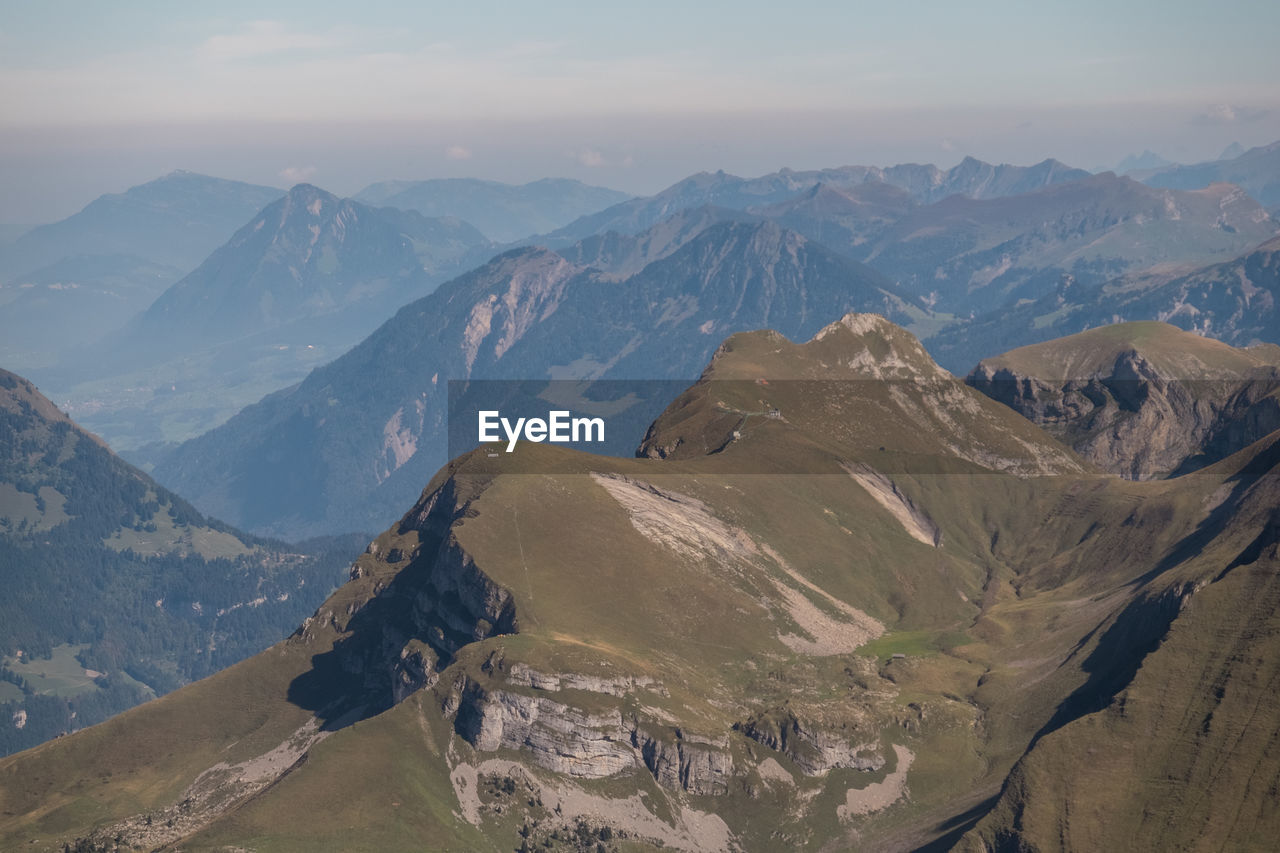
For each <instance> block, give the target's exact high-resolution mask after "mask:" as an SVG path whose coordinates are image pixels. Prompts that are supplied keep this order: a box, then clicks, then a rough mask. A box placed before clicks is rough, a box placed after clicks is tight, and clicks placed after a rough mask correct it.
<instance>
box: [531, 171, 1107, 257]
mask: <svg viewBox="0 0 1280 853" xmlns="http://www.w3.org/2000/svg"><path fill="white" fill-rule="evenodd" d="M1088 175H1089V173H1088V172H1086V171H1084V170H1083V169H1072V168H1070V167H1068V166H1064V165H1063V164H1061V163H1059V162H1058V161H1057V160H1045V161H1044V162H1042V163H1037V164H1036V165H1034V166H1010V165H1000V166H993V165H991V164H990V163H984V162H982V161H981V160H977V159H975V158H973V157H966V158H965V159H964V160H963V161H962V162H961V163H959V164H958V165H956V166H953V167H952V168H950V169H939V168H938V167H937V166H934V165H932V164H927V165H919V164H915V163H910V164H904V165H899V166H890V167H888V168H883V169H882V168H879V167H876V166H842V167H840V168H836V169H822V170H814V171H804V172H797V171H794V170H792V169H782V170H781V171H778V172H774V173H772V174H768V175H763V176H761V177H758V178H740V177H737V176H736V175H730V174H727V173H725V172H723V171H721V172H716V173H714V174H713V173H710V172H699V173H698V174H696V175H691V176H690V177H688V178H685V179H684V180H683V181H679V182H678V183H675V184H673V185H672V186H670V187H668V188H667V189H665V190H663V191H662V192H660V193H657V194H656V195H653V196H649V197H647V198H636V199H631V200H629V201H624V202H620V203H618V204H615V205H613V206H612V207H608V208H605V209H604V210H602V211H600V212H598V213H593V214H589V215H585V216H582V217H580V218H579V219H577V220H575V221H574V222H572V223H570V224H568V225H566V226H564V227H563V228H560V229H557V230H555V231H552V232H550V233H548V234H545V235H543V236H542V237H540V238H538V239H539V240H540V241H541V242H542V243H543V244H545V245H547V246H550V247H552V248H556V247H559V246H564V245H569V244H572V243H575V242H577V241H578V240H581V239H582V238H584V237H589V236H591V235H593V234H603V233H607V232H609V231H617V232H619V233H622V234H636V233H639V232H641V231H644V230H645V229H647V228H650V227H651V226H653V225H654V224H655V223H657V222H659V221H661V220H662V219H665V218H666V217H667V216H670V215H671V214H673V213H675V212H677V211H679V210H683V209H685V208H690V207H700V206H702V205H706V204H710V205H715V206H717V207H725V208H729V209H731V210H749V209H753V208H757V207H761V206H766V205H770V204H776V203H778V202H780V201H784V200H786V199H789V198H794V197H796V196H798V195H801V194H803V193H805V192H807V191H810V190H812V189H814V188H815V187H817V186H818V185H820V184H821V185H825V186H829V187H835V188H837V189H841V190H851V189H854V188H856V187H860V186H861V185H863V184H868V183H872V184H874V183H883V184H888V185H889V186H892V187H896V188H898V189H901V190H903V191H904V192H905V193H906V194H907V195H908V196H909V197H910V198H911V199H913V200H914V201H916V202H918V203H921V204H930V203H932V202H935V201H939V200H941V199H943V198H947V197H949V196H952V195H965V196H968V197H971V198H999V197H1002V196H1006V195H1018V194H1021V193H1027V192H1032V191H1034V190H1037V189H1041V188H1043V187H1046V186H1052V185H1054V184H1058V183H1064V182H1069V181H1074V180H1080V179H1082V178H1085V177H1088Z"/></svg>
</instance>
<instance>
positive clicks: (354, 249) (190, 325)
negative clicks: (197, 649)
mask: <svg viewBox="0 0 1280 853" xmlns="http://www.w3.org/2000/svg"><path fill="white" fill-rule="evenodd" d="M491 247H492V244H491V243H490V242H489V240H488V239H487V238H486V237H484V235H482V234H481V233H480V232H479V231H477V230H476V229H475V228H474V227H472V226H471V225H468V224H467V223H465V222H462V221H461V220H458V219H454V218H431V217H426V216H423V215H422V214H419V213H415V212H412V211H402V210H396V209H393V208H380V209H375V208H370V207H367V206H365V205H363V204H360V203H358V202H354V201H351V200H349V199H340V198H338V197H336V196H334V195H332V194H330V193H327V192H325V191H324V190H321V189H319V188H317V187H313V186H310V185H306V184H301V185H298V186H296V187H294V188H293V189H292V190H290V191H289V193H288V195H286V196H285V197H283V198H280V199H278V200H276V201H274V202H272V203H271V204H269V205H268V206H267V207H265V208H264V209H263V210H261V211H258V212H255V214H254V215H253V216H252V217H251V218H249V219H248V221H247V223H242V227H241V228H240V229H239V230H238V231H236V232H235V234H234V235H232V237H231V239H230V240H228V241H227V242H226V243H225V244H224V245H223V246H221V247H220V248H218V249H217V250H216V251H214V252H213V253H212V254H211V255H210V256H209V257H208V258H207V259H206V260H205V261H204V263H202V264H200V266H199V267H197V268H196V269H195V270H194V271H192V272H191V273H190V274H188V275H187V276H185V277H183V278H182V279H181V280H180V281H178V282H177V283H176V284H174V285H173V286H172V287H169V288H168V289H167V290H165V291H164V292H163V293H162V294H160V295H159V296H158V297H157V298H156V299H155V301H154V302H153V303H151V304H150V306H149V307H148V308H146V310H145V311H144V312H142V313H140V314H139V315H137V316H136V317H135V318H134V319H133V320H131V321H130V322H129V323H128V324H127V325H126V326H125V327H123V328H122V329H121V330H120V331H118V332H116V333H114V334H112V335H110V336H107V337H105V338H104V339H103V340H101V341H99V342H98V343H96V344H94V345H92V346H90V347H86V348H82V349H81V350H80V351H78V352H73V353H67V354H64V357H63V358H62V360H61V361H60V363H59V364H57V365H56V366H52V367H48V368H45V369H42V370H39V371H35V372H34V375H35V377H36V378H38V379H39V380H40V381H41V382H42V383H43V384H44V386H45V387H47V388H51V389H54V393H55V395H56V396H57V398H58V399H59V400H65V401H67V404H68V406H69V407H70V408H71V410H72V412H73V414H74V415H75V416H76V417H77V418H78V419H79V420H81V421H82V422H83V423H84V424H85V425H86V426H88V427H90V428H92V429H93V430H95V431H97V432H99V433H101V434H103V435H104V436H105V437H106V438H107V439H108V440H109V441H110V442H111V443H112V446H114V447H117V448H119V449H122V450H136V449H137V448H139V447H141V446H143V445H147V444H151V443H161V444H163V443H165V442H173V441H178V440H181V439H185V438H188V437H190V436H191V435H194V434H198V433H200V432H204V431H205V430H207V429H211V428H212V427H213V426H216V425H217V424H219V423H221V422H222V421H223V420H225V419H226V418H228V417H230V416H231V415H232V414H234V413H235V412H236V411H238V410H239V409H240V408H242V407H244V406H246V405H248V404H249V403H251V402H253V401H255V400H257V399H259V398H261V397H262V395H263V394H265V393H267V392H269V391H272V390H276V389H278V388H282V387H284V386H287V385H290V384H293V383H294V382H297V381H298V380H300V379H301V378H302V377H304V376H305V375H306V373H307V371H308V370H310V369H311V368H312V367H315V366H316V365H318V364H322V363H324V362H326V361H329V360H331V359H333V358H336V357H337V356H338V355H340V354H342V353H343V352H345V351H346V349H347V348H348V347H350V346H352V345H353V344H355V343H356V342H358V341H359V340H360V339H361V338H362V337H363V336H365V335H367V334H369V332H371V331H373V330H374V329H375V328H377V326H378V325H379V324H380V323H382V322H384V321H385V320H386V319H387V318H388V317H390V316H391V315H392V314H394V313H395V311H396V309H398V308H399V307H401V306H402V305H404V304H405V303H406V302H410V301H412V300H414V299H417V298H419V297H421V296H423V295H424V294H426V293H429V292H430V291H431V290H432V289H433V288H434V287H435V286H436V285H438V284H439V283H440V282H442V281H444V280H445V279H447V278H449V277H450V276H452V275H456V274H457V273H458V272H459V271H461V270H464V269H467V268H469V267H470V266H472V265H474V264H476V263H479V259H484V258H487V257H488V256H489V255H490V254H491V253H492V248H491ZM0 293H3V291H0Z"/></svg>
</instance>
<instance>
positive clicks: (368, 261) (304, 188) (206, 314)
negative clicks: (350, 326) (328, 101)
mask: <svg viewBox="0 0 1280 853" xmlns="http://www.w3.org/2000/svg"><path fill="white" fill-rule="evenodd" d="M483 246H488V240H487V239H486V238H485V237H484V235H483V234H481V233H480V232H479V231H477V230H476V229H475V228H473V227H472V226H470V225H468V224H467V223H465V222H462V221H460V220H458V219H432V218H427V217H425V216H422V215H421V214H415V213H407V212H403V211H397V210H390V211H380V210H377V209H374V208H370V207H366V206H365V205H363V204H359V203H358V202H354V201H352V200H350V199H340V198H338V197H337V196H335V195H332V194H331V193H327V192H325V191H324V190H322V189H319V188H318V187H314V186H311V185H309V184H299V185H298V186H296V187H294V188H293V189H291V190H290V191H289V194H288V195H287V196H285V197H284V198H282V199H280V200H278V201H275V202H272V203H271V204H270V205H268V206H267V207H266V208H264V209H263V210H262V211H261V213H259V214H257V215H256V216H254V217H253V218H252V220H251V221H250V222H249V223H248V224H247V225H244V226H243V227H242V228H240V229H239V230H238V231H236V233H235V234H234V235H233V236H232V237H231V239H230V240H229V241H228V242H227V243H226V244H225V245H223V246H222V247H220V248H219V249H217V250H216V251H215V252H213V254H211V255H210V256H209V257H208V258H207V259H206V260H205V261H204V263H202V264H201V265H200V266H199V267H198V268H196V269H195V270H194V271H193V272H192V273H191V274H190V275H188V276H186V277H185V278H183V279H182V280H181V281H179V282H178V283H177V284H175V285H173V286H172V287H171V288H169V289H168V290H167V291H165V292H164V293H163V294H162V295H161V296H160V297H159V298H158V299H156V301H155V302H154V303H153V304H152V305H151V307H149V308H148V309H147V311H146V312H145V313H144V314H143V315H142V316H141V317H140V318H139V320H138V322H137V323H135V324H133V325H132V326H131V327H130V328H129V329H128V331H127V332H126V335H127V336H128V337H129V338H131V339H133V340H136V341H143V342H146V345H148V346H150V345H152V344H154V343H156V342H159V341H168V342H171V344H170V345H179V346H181V347H184V348H188V349H194V348H198V347H200V346H203V345H208V344H210V343H215V342H220V341H227V340H232V339H236V338H241V337H244V336H247V335H251V334H254V333H257V332H261V331H264V330H266V329H270V328H273V327H277V326H283V325H286V324H288V323H292V322H295V321H297V320H300V319H304V318H307V317H312V316H317V315H323V314H328V313H331V312H334V311H339V310H341V311H344V312H350V311H352V310H353V309H354V310H356V311H357V312H358V311H360V310H362V309H364V310H366V311H367V310H370V309H367V308H365V307H364V305H362V303H365V304H376V305H378V306H379V308H377V309H372V310H376V311H377V312H378V313H379V314H382V313H383V312H384V311H385V316H389V315H390V314H391V312H392V311H394V309H395V307H396V306H399V305H402V304H404V303H405V302H407V301H411V300H412V299H414V298H417V297H419V296H422V295H423V294H424V293H425V292H426V291H427V290H428V289H429V287H430V284H429V279H430V276H431V274H432V273H439V272H441V271H454V270H455V269H456V267H457V264H458V262H459V261H460V260H461V259H462V258H463V257H465V256H466V255H467V253H468V252H469V251H470V250H471V249H473V248H476V247H483ZM382 306H385V307H382ZM381 319H382V317H378V318H377V319H375V320H374V321H373V322H374V323H376V322H379V321H380V320H381ZM352 321H353V322H354V317H353V318H352ZM366 322H367V321H366Z"/></svg>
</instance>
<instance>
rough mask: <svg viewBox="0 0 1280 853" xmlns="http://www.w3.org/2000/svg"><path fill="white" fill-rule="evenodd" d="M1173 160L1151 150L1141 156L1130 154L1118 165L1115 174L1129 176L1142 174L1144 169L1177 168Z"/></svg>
mask: <svg viewBox="0 0 1280 853" xmlns="http://www.w3.org/2000/svg"><path fill="white" fill-rule="evenodd" d="M1176 165H1177V164H1176V163H1174V162H1173V161H1172V160H1166V159H1165V158H1163V157H1161V156H1160V155H1159V154H1157V153H1155V152H1154V151H1152V150H1151V149H1150V148H1148V149H1146V150H1145V151H1143V152H1142V153H1141V154H1130V155H1129V156H1127V157H1125V158H1124V159H1123V160H1121V161H1120V162H1119V164H1117V165H1116V168H1115V172H1116V174H1118V175H1127V174H1129V173H1130V172H1141V171H1143V170H1144V169H1163V168H1165V167H1166V166H1176Z"/></svg>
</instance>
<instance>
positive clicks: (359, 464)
mask: <svg viewBox="0 0 1280 853" xmlns="http://www.w3.org/2000/svg"><path fill="white" fill-rule="evenodd" d="M654 240H656V241H658V242H662V240H661V239H660V238H659V237H658V236H656V235H651V238H650V237H646V238H643V239H642V241H641V242H649V243H652V242H653V241H654ZM593 251H594V250H590V251H589V250H583V251H582V252H581V253H579V254H580V255H582V256H584V257H586V256H590V255H592V254H593ZM569 254H570V255H571V256H572V255H573V254H574V253H569ZM855 308H856V309H875V310H877V311H880V312H882V313H887V314H892V315H894V316H898V317H901V318H904V319H905V318H910V317H912V316H916V315H919V314H920V313H921V312H920V311H919V309H918V308H914V307H912V306H910V305H909V304H908V303H905V302H904V301H903V300H901V299H900V298H899V297H897V296H896V295H895V293H894V288H893V285H892V284H891V283H890V282H888V281H886V280H885V279H884V278H882V277H881V276H879V275H878V274H877V273H875V272H873V271H872V270H870V269H868V268H866V267H864V266H862V265H860V264H858V263H856V262H854V261H850V260H848V259H846V258H844V257H842V256H840V255H837V254H835V253H834V252H831V251H830V250H828V249H827V248H825V247H823V246H822V245H820V244H817V243H813V242H812V241H809V240H807V239H805V238H804V237H802V236H800V235H798V234H796V233H794V232H791V231H787V230H786V229H783V228H780V227H779V226H777V225H776V224H773V223H769V222H732V221H729V222H721V223H719V224H714V225H712V226H711V227H708V228H705V229H704V230H701V231H700V232H698V233H697V235H696V236H695V237H694V238H693V239H692V240H690V241H689V242H686V243H684V244H683V245H682V246H681V247H680V248H678V249H677V250H676V251H674V252H673V253H671V254H669V255H667V256H665V257H662V258H661V259H659V260H655V261H653V262H651V263H649V264H648V265H647V266H645V267H644V268H643V269H642V270H640V271H639V272H636V273H634V274H632V275H630V276H628V277H626V278H623V279H621V280H619V278H618V276H616V275H609V274H601V273H600V272H597V271H593V270H589V269H585V268H583V267H582V266H579V265H577V264H575V263H571V262H569V261H567V260H565V258H564V257H562V256H561V255H558V254H555V253H552V252H550V251H548V250H546V249H538V248H527V249H518V250H513V251H511V252H508V253H507V254H504V255H501V256H499V257H497V258H494V259H493V260H492V261H490V262H489V263H488V264H485V265H484V266H482V267H480V268H478V269H476V270H474V271H472V272H470V273H468V274H466V275H464V276H462V277H460V278H458V279H455V280H454V281H452V282H450V283H448V284H446V285H444V286H442V287H441V288H440V289H439V290H437V291H436V292H435V293H433V294H431V295H430V296H427V297H425V298H424V299H422V300H419V301H418V302H415V303H412V304H410V305H408V306H406V307H405V308H403V309H402V310H401V311H400V312H399V313H398V314H397V315H396V316H395V317H394V318H393V319H392V320H390V321H389V322H387V323H386V324H385V325H384V326H383V327H382V328H380V329H378V330H377V332H375V333H374V334H373V335H371V336H370V337H369V338H367V339H366V340H365V341H363V342H362V343H361V344H360V345H359V346H357V347H355V348H354V349H353V350H352V351H351V352H349V353H348V354H347V355H345V356H343V357H342V358H340V359H338V360H336V361H334V362H333V363H331V364H328V365H326V366H324V367H323V368H320V369H318V370H316V371H314V372H313V373H312V374H311V375H310V376H308V377H307V379H306V380H305V381H303V382H302V383H301V384H300V385H298V386H297V387H295V388H289V389H286V390H284V391H281V392H279V393H277V394H273V395H271V396H269V397H267V398H265V399H263V400H262V401H261V402H260V403H258V404H256V405H254V406H250V407H249V408H247V409H245V410H244V411H243V412H241V413H240V414H238V415H237V416H236V417H234V418H232V419H231V421H229V422H228V423H227V424H225V425H224V426H222V427H219V428H218V429H216V430H213V431H212V432H210V433H208V434H206V435H203V436H200V437H199V438H196V439H193V440H191V441H189V442H187V443H186V444H184V445H183V446H181V447H180V448H178V449H177V450H176V451H174V452H173V453H172V454H171V455H170V456H169V457H168V458H167V459H166V460H165V461H164V462H163V463H162V464H161V465H160V466H159V467H158V468H157V469H156V471H155V474H156V476H157V477H158V478H159V479H160V480H161V481H162V482H165V483H168V484H170V485H171V486H173V487H175V488H178V489H179V490H181V491H183V493H184V494H189V495H192V496H193V497H194V499H195V501H196V503H197V504H198V505H200V506H203V507H206V508H209V509H213V508H216V511H217V512H218V513H220V514H221V515H222V516H223V517H228V518H232V519H234V520H235V521H236V523H239V524H242V525H244V526H246V527H250V528H252V529H257V530H262V531H273V532H274V533H278V534H283V535H310V534H315V533H319V532H322V531H334V530H345V529H348V528H349V527H351V526H357V527H365V526H368V524H369V523H370V522H377V523H382V522H385V520H386V519H387V518H389V517H391V516H392V515H394V513H395V511H396V510H395V507H396V506H397V505H398V504H401V503H403V502H404V501H406V500H411V499H412V496H413V495H414V494H416V493H417V491H418V490H419V489H420V488H421V484H422V482H423V481H424V479H425V478H427V477H429V476H430V475H431V472H433V471H434V470H435V469H436V468H437V467H438V466H439V465H440V464H441V463H442V462H443V460H444V459H445V449H446V448H445V445H446V442H445V437H446V427H447V415H448V408H447V404H448V398H447V385H448V382H449V380H464V379H481V378H489V379H533V380H548V379H553V378H557V379H571V378H590V379H600V378H603V379H610V378H629V379H653V380H664V379H692V378H694V377H695V376H696V375H697V372H698V371H699V370H700V369H701V365H703V364H704V363H705V362H706V360H707V359H708V358H709V357H710V355H711V353H712V352H713V351H714V350H715V347H716V344H717V342H718V341H719V340H720V339H721V338H722V337H723V336H724V335H726V334H729V333H731V332H733V331H735V330H740V329H749V328H757V327H771V328H776V329H779V330H780V331H783V332H784V333H787V334H791V335H798V336H804V337H807V336H809V335H812V334H813V333H814V332H816V331H817V330H818V329H819V328H821V327H822V325H824V324H825V323H826V322H827V321H828V320H829V318H831V317H833V316H837V317H838V316H840V315H841V314H843V313H845V312H846V311H848V310H852V309H855ZM912 312H915V313H914V314H912ZM644 425H645V424H644V423H639V424H638V425H637V428H638V430H641V431H642V430H643V428H644ZM640 437H641V434H640V433H639V432H637V434H636V435H635V436H634V437H632V438H631V439H630V441H631V442H632V443H631V445H630V446H632V447H634V444H635V443H638V442H639V440H640Z"/></svg>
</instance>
